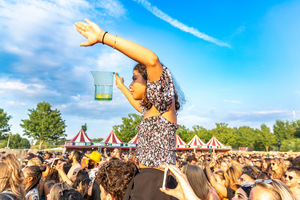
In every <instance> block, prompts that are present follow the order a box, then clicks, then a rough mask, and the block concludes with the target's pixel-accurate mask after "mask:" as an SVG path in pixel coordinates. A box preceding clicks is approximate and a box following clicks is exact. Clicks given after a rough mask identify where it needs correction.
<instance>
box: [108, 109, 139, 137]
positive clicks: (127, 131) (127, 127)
mask: <svg viewBox="0 0 300 200" xmlns="http://www.w3.org/2000/svg"><path fill="white" fill-rule="evenodd" d="M141 121H142V116H141V115H137V114H128V117H122V122H123V123H122V124H120V125H115V126H113V130H114V132H115V134H116V135H117V136H118V137H119V138H120V139H121V140H122V141H123V142H129V141H130V140H131V139H132V138H133V137H134V136H135V135H136V134H137V132H138V130H137V126H138V125H139V124H140V123H141Z"/></svg>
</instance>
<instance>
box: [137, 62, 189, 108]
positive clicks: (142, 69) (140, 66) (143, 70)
mask: <svg viewBox="0 0 300 200" xmlns="http://www.w3.org/2000/svg"><path fill="white" fill-rule="evenodd" d="M133 70H136V71H138V72H139V74H141V75H142V77H143V79H144V80H145V81H147V80H148V74H147V68H146V66H145V65H143V64H141V63H138V64H137V65H136V66H135V67H134V69H133ZM173 82H174V85H176V87H175V86H174V87H175V95H174V99H175V110H176V111H178V110H179V109H180V102H179V96H178V93H180V97H181V104H183V103H184V102H185V98H184V94H183V92H182V91H181V90H180V88H179V86H178V85H177V84H175V80H174V78H173ZM142 106H144V107H146V109H147V110H149V109H150V108H151V107H152V103H151V102H150V101H149V99H148V98H147V95H146V96H145V98H144V99H143V101H142Z"/></svg>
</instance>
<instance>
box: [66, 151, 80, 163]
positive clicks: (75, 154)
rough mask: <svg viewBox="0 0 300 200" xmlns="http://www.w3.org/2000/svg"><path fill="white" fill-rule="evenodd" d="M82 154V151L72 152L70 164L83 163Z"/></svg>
mask: <svg viewBox="0 0 300 200" xmlns="http://www.w3.org/2000/svg"><path fill="white" fill-rule="evenodd" d="M81 157H82V156H81V153H80V151H76V150H75V151H72V152H71V153H70V155H69V163H71V164H72V165H73V164H77V163H80V161H81Z"/></svg>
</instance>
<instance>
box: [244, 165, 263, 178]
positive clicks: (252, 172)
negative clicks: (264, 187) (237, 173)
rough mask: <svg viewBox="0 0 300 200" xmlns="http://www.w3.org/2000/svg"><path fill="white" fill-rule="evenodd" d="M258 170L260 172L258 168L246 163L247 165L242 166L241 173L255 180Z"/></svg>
mask: <svg viewBox="0 0 300 200" xmlns="http://www.w3.org/2000/svg"><path fill="white" fill-rule="evenodd" d="M259 172H260V171H259V169H257V168H255V167H253V166H249V165H247V166H244V167H243V171H242V175H243V174H246V175H248V176H249V177H250V178H252V179H253V180H256V179H257V175H258V173H259Z"/></svg>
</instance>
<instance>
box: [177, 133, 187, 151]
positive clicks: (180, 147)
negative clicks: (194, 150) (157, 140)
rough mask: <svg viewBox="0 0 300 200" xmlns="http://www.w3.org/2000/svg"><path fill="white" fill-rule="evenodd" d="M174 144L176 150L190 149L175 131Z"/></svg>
mask: <svg viewBox="0 0 300 200" xmlns="http://www.w3.org/2000/svg"><path fill="white" fill-rule="evenodd" d="M175 145H176V149H177V150H188V149H190V148H189V146H188V145H187V144H186V142H185V141H183V140H182V139H181V137H179V135H178V134H177V133H176V140H175Z"/></svg>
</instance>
